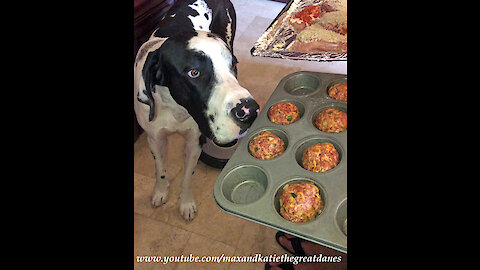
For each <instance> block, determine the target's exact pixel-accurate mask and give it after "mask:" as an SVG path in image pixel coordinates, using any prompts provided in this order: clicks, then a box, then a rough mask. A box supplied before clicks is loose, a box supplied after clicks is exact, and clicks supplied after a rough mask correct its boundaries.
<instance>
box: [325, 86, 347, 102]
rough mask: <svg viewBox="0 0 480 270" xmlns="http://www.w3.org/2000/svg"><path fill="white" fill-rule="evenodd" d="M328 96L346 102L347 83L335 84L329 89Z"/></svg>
mask: <svg viewBox="0 0 480 270" xmlns="http://www.w3.org/2000/svg"><path fill="white" fill-rule="evenodd" d="M328 96H330V97H331V98H333V99H336V100H341V101H347V83H337V84H335V85H333V86H332V87H330V89H328Z"/></svg>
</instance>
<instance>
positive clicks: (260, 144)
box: [248, 130, 285, 159]
mask: <svg viewBox="0 0 480 270" xmlns="http://www.w3.org/2000/svg"><path fill="white" fill-rule="evenodd" d="M248 150H249V152H250V154H252V156H254V157H255V158H258V159H272V158H275V157H278V156H279V155H280V154H282V153H283V152H285V143H284V142H283V141H282V139H280V138H279V137H278V136H277V135H275V134H273V133H272V132H270V131H267V130H265V131H262V132H260V133H259V134H258V135H257V136H255V137H253V139H252V140H251V141H250V142H249V143H248Z"/></svg>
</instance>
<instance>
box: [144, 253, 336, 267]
mask: <svg viewBox="0 0 480 270" xmlns="http://www.w3.org/2000/svg"><path fill="white" fill-rule="evenodd" d="M341 261H342V256H341V255H336V256H330V255H329V256H325V255H323V254H318V255H310V256H289V255H288V254H283V255H277V254H272V255H265V256H264V255H262V254H260V253H257V254H255V255H249V256H226V255H225V254H222V255H220V256H194V255H193V254H190V255H188V256H184V255H181V256H152V255H147V256H136V262H137V263H161V264H167V263H268V262H271V263H293V264H294V265H297V264H299V263H339V262H341Z"/></svg>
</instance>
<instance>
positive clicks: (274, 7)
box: [134, 0, 347, 270]
mask: <svg viewBox="0 0 480 270" xmlns="http://www.w3.org/2000/svg"><path fill="white" fill-rule="evenodd" d="M231 1H232V3H233V5H234V6H235V10H236V13H237V32H236V38H235V43H234V51H235V55H236V57H237V59H238V60H239V64H238V81H239V83H240V85H242V86H243V87H245V88H247V89H248V90H249V91H250V93H251V94H252V95H253V96H254V97H255V99H256V100H257V102H258V103H259V104H260V107H261V108H262V107H263V105H264V104H265V103H266V101H267V100H268V98H269V97H270V95H271V93H272V92H273V90H274V89H275V87H276V86H277V84H278V82H279V81H280V80H281V79H282V78H283V77H284V76H286V75H288V74H290V73H292V72H296V71H300V70H309V71H319V72H329V73H341V74H346V73H347V63H346V62H345V61H342V62H324V63H319V62H309V61H294V60H285V59H273V58H264V57H252V56H251V55H250V49H251V47H252V46H253V44H254V42H255V41H256V40H257V39H258V38H259V37H260V35H261V34H262V33H263V32H264V31H265V29H266V28H267V27H268V26H269V25H270V23H271V22H272V20H273V19H274V18H275V17H276V15H277V14H278V13H279V12H280V11H281V9H282V8H283V7H284V5H285V4H283V3H278V2H273V1H268V0H231ZM168 139H169V141H168V161H167V178H168V179H169V181H170V191H169V198H168V201H167V203H166V204H165V205H163V206H161V207H158V208H156V209H154V208H152V206H151V204H150V198H151V193H152V190H153V186H154V183H155V167H154V162H153V158H152V155H151V154H150V150H149V148H148V144H147V141H146V136H145V134H142V135H141V136H140V137H139V139H138V140H137V142H136V143H135V146H134V155H135V156H134V258H136V256H144V255H157V256H180V255H184V256H189V255H190V254H193V255H194V256H203V255H211V256H215V255H221V254H225V255H226V256H227V255H230V256H231V255H236V256H247V255H255V254H257V253H261V254H263V255H270V254H274V253H276V254H284V253H285V251H284V250H283V249H282V248H281V247H280V246H278V245H277V243H276V241H275V233H276V230H274V229H271V228H268V227H265V226H262V225H259V224H256V223H253V222H250V221H247V220H244V219H241V218H238V217H235V216H233V215H229V214H226V213H225V212H223V211H222V210H220V208H219V207H218V206H217V205H216V204H215V202H214V200H213V193H212V190H213V186H214V183H215V180H216V178H217V176H218V175H219V173H220V170H219V169H215V168H212V167H209V166H207V165H205V164H204V163H202V162H201V161H199V162H198V165H197V167H196V169H195V174H194V176H193V182H192V190H193V196H194V197H195V200H196V204H197V209H198V212H197V216H196V217H195V219H194V220H193V221H191V222H186V221H185V220H183V218H182V217H181V216H180V214H179V211H178V195H179V193H180V183H181V180H182V179H181V178H182V173H183V154H182V153H183V138H182V137H181V136H179V135H176V134H174V135H171V136H170V137H169V138H168ZM135 269H138V270H143V269H264V264H263V263H231V264H227V263H221V264H213V263H205V264H200V263H195V264H188V263H171V264H167V265H163V264H158V263H135Z"/></svg>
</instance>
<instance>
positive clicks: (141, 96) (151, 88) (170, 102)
mask: <svg viewBox="0 0 480 270" xmlns="http://www.w3.org/2000/svg"><path fill="white" fill-rule="evenodd" d="M163 50H165V47H164V48H163V49H162V47H160V48H158V49H156V50H155V51H152V52H150V53H149V54H148V55H147V59H146V60H145V64H144V65H143V69H142V77H143V80H144V83H145V89H144V90H141V89H140V91H139V93H138V95H137V99H138V101H140V102H141V103H143V104H146V105H148V106H150V112H149V114H148V121H152V120H153V118H154V117H155V99H154V98H153V93H156V92H157V89H156V88H155V86H157V87H159V93H158V94H159V95H158V96H157V106H160V107H162V106H166V107H168V108H169V109H170V111H171V112H172V114H173V117H175V119H176V120H177V121H178V122H183V121H185V120H186V119H187V118H188V117H190V114H189V113H188V111H187V110H186V109H185V108H184V107H182V106H180V105H178V103H177V102H176V101H175V100H174V99H173V98H172V96H171V95H170V91H169V88H168V86H166V85H164V82H165V80H164V78H165V72H164V70H163V65H162V61H163V59H162V58H163V57H162V51H163Z"/></svg>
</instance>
